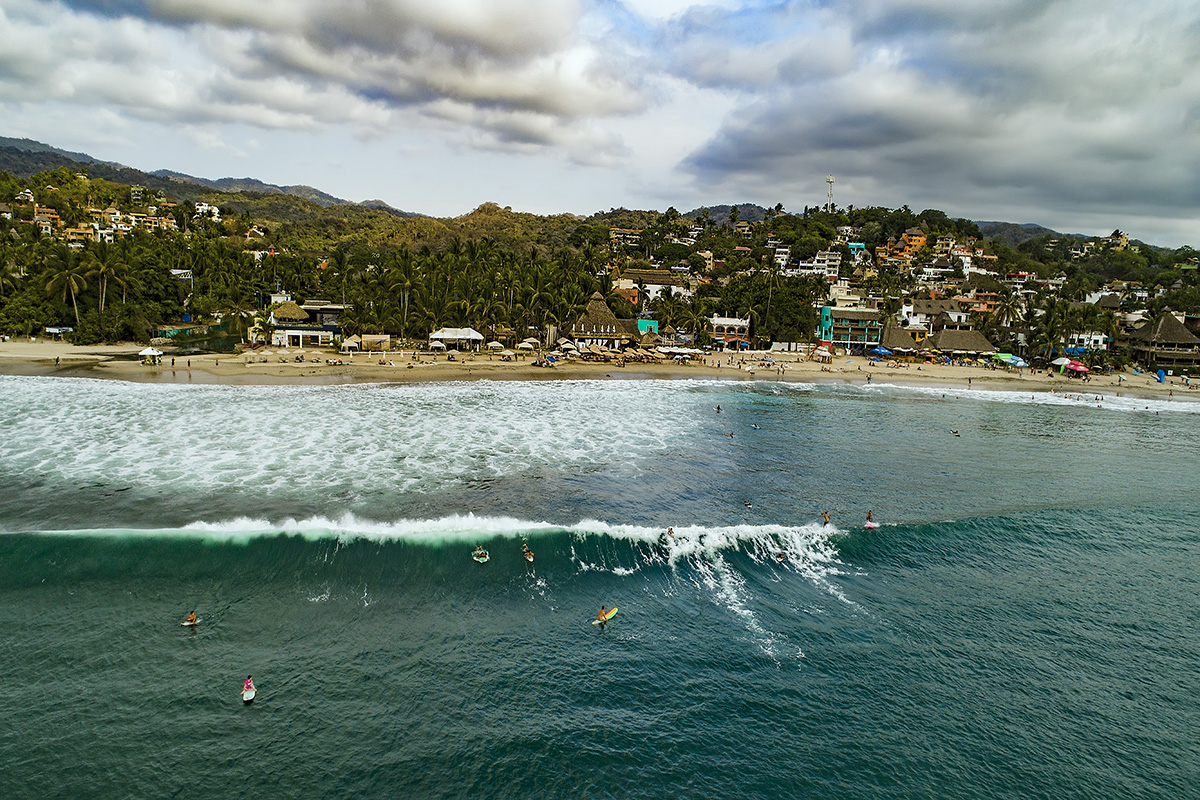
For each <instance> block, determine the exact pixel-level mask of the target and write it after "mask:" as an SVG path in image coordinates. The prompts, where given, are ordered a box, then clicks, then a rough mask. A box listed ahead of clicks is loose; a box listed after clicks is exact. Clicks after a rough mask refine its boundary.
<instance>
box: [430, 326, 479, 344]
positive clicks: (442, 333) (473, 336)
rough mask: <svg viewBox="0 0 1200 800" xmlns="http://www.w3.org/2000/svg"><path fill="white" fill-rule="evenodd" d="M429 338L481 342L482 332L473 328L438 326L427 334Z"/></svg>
mask: <svg viewBox="0 0 1200 800" xmlns="http://www.w3.org/2000/svg"><path fill="white" fill-rule="evenodd" d="M429 338H430V339H449V340H451V341H456V342H482V341H483V334H482V333H480V332H479V331H477V330H475V329H474V328H440V329H438V330H436V331H434V332H433V333H431V334H429Z"/></svg>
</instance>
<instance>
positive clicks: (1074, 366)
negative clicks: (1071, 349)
mask: <svg viewBox="0 0 1200 800" xmlns="http://www.w3.org/2000/svg"><path fill="white" fill-rule="evenodd" d="M1067 369H1069V370H1071V371H1072V372H1091V370H1090V369H1088V368H1087V367H1085V366H1084V365H1083V364H1080V363H1079V362H1078V361H1071V362H1068V363H1067Z"/></svg>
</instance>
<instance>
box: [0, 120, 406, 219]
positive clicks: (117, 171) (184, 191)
mask: <svg viewBox="0 0 1200 800" xmlns="http://www.w3.org/2000/svg"><path fill="white" fill-rule="evenodd" d="M60 167H65V168H67V169H72V170H76V171H80V172H84V173H86V174H87V175H88V177H89V178H102V179H104V180H107V181H111V182H113V183H121V184H126V185H138V186H144V187H146V188H147V189H152V190H154V191H156V192H162V193H163V194H164V195H165V196H167V197H168V198H170V199H172V200H175V201H178V202H197V201H203V202H207V203H214V204H220V202H221V201H220V200H219V199H214V198H213V192H222V193H229V194H235V195H246V196H249V195H272V194H276V195H288V196H291V197H296V198H299V199H301V200H308V201H310V202H313V203H316V204H317V205H319V206H324V207H330V206H339V205H354V203H353V202H352V201H349V200H343V199H341V198H340V197H334V196H333V195H331V194H327V193H326V192H322V191H321V190H320V189H316V188H314V187H312V186H305V185H303V184H297V185H292V186H277V185H275V184H272V183H265V182H263V181H260V180H258V179H257V178H219V179H216V180H212V179H209V178H198V177H196V176H194V175H185V174H184V173H182V172H175V171H174V170H169V169H160V170H155V171H154V172H143V171H142V170H139V169H134V168H133V167H127V166H125V165H124V164H118V163H116V162H113V161H101V160H100V159H97V158H94V157H93V156H90V155H88V154H87V153H75V152H71V151H68V150H62V149H60V148H57V147H53V146H51V145H48V144H45V143H43V142H37V141H34V140H32V139H14V138H9V137H4V136H0V171H3V172H7V173H9V174H10V175H13V176H15V177H18V178H30V177H32V176H34V175H36V174H38V173H39V172H47V171H49V170H53V169H58V168H60ZM277 205H278V204H277ZM363 205H366V206H367V207H370V208H380V209H382V210H385V211H388V212H389V213H391V214H392V215H394V216H399V217H419V216H423V215H421V214H417V213H414V212H409V211H401V210H399V209H395V208H392V207H391V206H388V205H387V204H386V203H382V202H381V201H378V200H373V201H369V202H368V203H364V204H363ZM385 206H386V208H385ZM302 216H307V215H302Z"/></svg>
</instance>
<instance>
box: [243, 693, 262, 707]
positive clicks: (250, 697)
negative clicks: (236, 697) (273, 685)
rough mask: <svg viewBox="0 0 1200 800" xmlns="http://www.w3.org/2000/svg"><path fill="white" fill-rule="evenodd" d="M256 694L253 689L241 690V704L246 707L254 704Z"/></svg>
mask: <svg viewBox="0 0 1200 800" xmlns="http://www.w3.org/2000/svg"><path fill="white" fill-rule="evenodd" d="M256 694H258V691H257V690H255V689H245V690H243V691H242V702H243V703H245V704H246V705H250V704H251V703H253V702H254V695H256Z"/></svg>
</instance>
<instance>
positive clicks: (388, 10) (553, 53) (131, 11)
mask: <svg viewBox="0 0 1200 800" xmlns="http://www.w3.org/2000/svg"><path fill="white" fill-rule="evenodd" d="M4 5H5V6H7V14H5V10H4V8H3V7H0V14H3V15H4V16H0V22H6V23H8V25H7V26H6V27H7V30H8V36H7V37H5V36H4V34H0V45H6V46H4V47H3V48H0V52H3V53H7V54H9V55H7V56H0V99H10V100H13V99H19V100H35V99H38V98H51V99H54V100H58V101H74V102H78V103H80V104H81V105H82V104H88V103H104V104H111V105H115V106H119V107H122V108H124V109H125V110H126V112H127V113H129V114H131V115H133V116H135V117H144V118H150V119H163V118H165V117H167V116H169V115H176V116H177V117H178V118H179V119H180V120H181V121H188V122H197V121H210V122H248V123H251V124H256V125H259V126H262V127H266V128H272V127H274V128H295V127H299V128H306V127H310V128H315V127H320V126H324V125H329V124H335V123H351V124H357V125H361V126H364V127H366V128H376V129H380V128H383V127H386V126H387V124H388V122H389V118H390V115H391V113H392V112H394V111H397V110H407V109H412V108H417V109H422V108H426V107H433V106H435V105H436V104H438V103H442V102H447V101H448V102H451V103H455V104H464V105H467V106H470V107H472V108H474V109H476V110H477V111H478V112H479V113H477V114H473V115H471V120H472V123H471V124H476V125H480V126H484V127H485V128H486V126H488V125H489V124H491V122H492V121H493V120H498V121H499V122H497V123H496V124H497V125H498V126H499V127H498V128H497V130H496V131H495V133H496V135H497V136H498V137H500V138H504V137H505V136H508V135H510V134H511V128H512V124H511V119H512V118H522V119H528V118H532V117H537V118H538V119H539V123H538V124H536V125H528V126H527V130H528V131H529V133H530V135H534V134H536V132H537V131H538V130H544V131H546V132H547V135H544V136H541V137H540V139H539V141H540V142H541V143H542V144H547V145H553V144H554V143H555V142H556V141H558V140H560V139H561V138H562V137H561V135H559V134H555V135H550V134H551V133H553V130H552V129H553V128H554V127H555V126H560V127H561V126H567V125H571V124H575V123H580V124H582V125H584V126H587V125H590V124H592V123H591V120H594V119H597V118H604V117H606V116H612V115H623V114H630V113H634V112H637V111H639V110H641V109H642V108H644V106H645V100H644V98H643V97H642V93H641V89H640V87H639V85H638V84H639V81H638V80H636V79H629V78H627V77H625V76H624V75H622V74H620V73H618V72H617V71H615V70H611V69H609V68H608V67H607V61H606V54H605V53H603V52H602V51H601V49H600V48H599V47H598V46H597V44H596V43H595V42H592V41H589V40H588V39H587V38H586V37H583V36H581V35H580V34H579V32H578V28H579V22H580V19H581V15H582V13H583V11H582V9H581V7H580V5H579V3H577V2H573V1H572V0H566V1H564V0H522V2H519V3H518V2H515V0H442V2H439V3H428V2H423V1H422V2H416V1H415V0H390V1H389V0H360V1H359V2H353V3H329V2H317V1H316V0H292V1H291V2H283V0H256V2H253V3H247V2H243V1H242V0H206V2H204V3H195V2H190V1H189V2H182V1H181V0H126V1H125V2H122V1H121V0H64V2H62V3H61V4H59V3H49V4H48V3H37V2H31V1H30V0H7V2H5V3H4ZM5 17H7V19H6V18H5ZM5 39H8V41H5ZM531 143H533V142H531Z"/></svg>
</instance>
